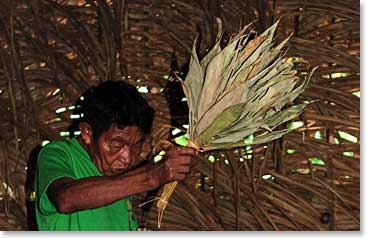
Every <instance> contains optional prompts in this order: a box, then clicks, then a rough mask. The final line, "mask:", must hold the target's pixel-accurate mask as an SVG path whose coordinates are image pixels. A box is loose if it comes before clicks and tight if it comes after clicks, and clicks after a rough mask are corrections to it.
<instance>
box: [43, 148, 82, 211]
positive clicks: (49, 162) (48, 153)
mask: <svg viewBox="0 0 367 238" xmlns="http://www.w3.org/2000/svg"><path fill="white" fill-rule="evenodd" d="M63 177H71V178H74V179H75V174H74V172H73V170H72V168H71V162H70V160H69V157H68V155H67V153H66V151H65V150H64V149H63V148H61V147H58V146H53V145H48V146H46V147H44V148H43V149H42V150H41V151H40V154H39V155H38V164H37V179H36V190H37V205H38V206H39V210H40V212H41V213H43V214H44V215H51V214H55V213H56V212H57V210H56V207H55V206H54V205H53V204H52V202H51V201H50V200H49V198H48V196H47V193H46V191H47V189H48V186H49V185H50V184H51V183H52V182H54V181H55V180H56V179H58V178H63Z"/></svg>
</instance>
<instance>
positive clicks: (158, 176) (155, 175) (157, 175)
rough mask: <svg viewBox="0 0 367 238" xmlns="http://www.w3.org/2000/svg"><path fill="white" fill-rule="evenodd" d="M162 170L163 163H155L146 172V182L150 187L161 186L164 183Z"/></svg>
mask: <svg viewBox="0 0 367 238" xmlns="http://www.w3.org/2000/svg"><path fill="white" fill-rule="evenodd" d="M163 170H164V167H163V164H155V165H153V167H152V168H151V169H150V170H149V171H148V172H147V175H148V183H149V185H150V187H151V189H156V188H158V187H159V186H161V185H162V184H164V181H163V179H162V174H163Z"/></svg>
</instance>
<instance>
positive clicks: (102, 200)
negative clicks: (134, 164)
mask: <svg viewBox="0 0 367 238" xmlns="http://www.w3.org/2000/svg"><path fill="white" fill-rule="evenodd" d="M143 167H145V166H143ZM147 169H150V170H149V171H147ZM159 169H160V168H159V166H155V167H152V165H147V167H146V168H137V169H136V170H132V171H131V172H127V173H124V174H120V175H116V176H113V177H107V176H102V177H90V178H84V179H79V180H74V181H70V182H68V183H66V184H64V185H63V186H62V187H61V188H60V189H59V190H58V196H57V199H56V203H57V207H58V209H59V211H60V212H61V213H72V212H76V211H81V210H87V209H93V208H98V207H103V206H106V205H109V204H111V203H114V202H116V201H118V200H120V199H123V198H126V197H128V196H130V195H133V194H136V193H140V192H145V191H148V190H152V189H155V188H157V187H158V186H159V184H160V181H159V179H158V178H159V175H158V174H156V173H159V172H160V170H159Z"/></svg>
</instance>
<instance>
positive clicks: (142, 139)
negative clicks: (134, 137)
mask: <svg viewBox="0 0 367 238" xmlns="http://www.w3.org/2000/svg"><path fill="white" fill-rule="evenodd" d="M111 140H112V141H118V142H121V143H124V144H127V145H128V144H129V142H128V141H126V140H125V139H124V138H122V137H121V136H117V137H115V138H113V139H111ZM144 140H145V137H142V138H141V139H140V140H139V141H137V142H136V143H135V144H139V143H142V142H144Z"/></svg>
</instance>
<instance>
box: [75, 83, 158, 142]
mask: <svg viewBox="0 0 367 238" xmlns="http://www.w3.org/2000/svg"><path fill="white" fill-rule="evenodd" d="M74 114H79V115H80V116H81V117H80V119H79V120H78V121H75V122H74V128H75V126H77V125H78V124H79V123H80V122H87V123H88V124H89V125H90V126H91V128H92V131H93V139H94V140H97V139H98V138H99V136H100V135H101V134H102V133H103V132H105V131H107V130H108V129H109V128H111V126H112V125H113V124H116V125H117V127H118V128H120V129H123V128H124V127H126V126H133V125H134V126H137V127H138V128H139V129H140V130H141V132H143V133H144V134H150V132H151V128H152V122H153V117H154V109H153V108H151V107H150V106H149V104H148V103H147V101H146V100H145V99H144V98H143V97H142V95H141V94H140V93H139V92H138V90H137V89H136V88H135V87H134V86H133V85H131V84H128V83H126V82H124V81H105V82H103V83H101V84H100V85H98V86H96V87H92V88H90V89H88V90H87V91H86V92H85V93H83V94H82V96H81V97H80V98H79V99H78V101H77V103H76V108H75V110H74ZM72 127H73V126H71V128H72ZM71 128H70V129H71Z"/></svg>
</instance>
